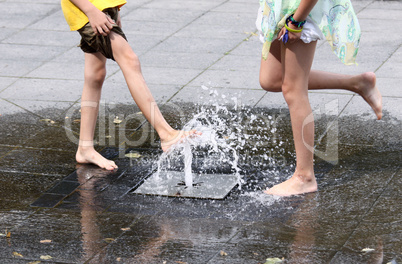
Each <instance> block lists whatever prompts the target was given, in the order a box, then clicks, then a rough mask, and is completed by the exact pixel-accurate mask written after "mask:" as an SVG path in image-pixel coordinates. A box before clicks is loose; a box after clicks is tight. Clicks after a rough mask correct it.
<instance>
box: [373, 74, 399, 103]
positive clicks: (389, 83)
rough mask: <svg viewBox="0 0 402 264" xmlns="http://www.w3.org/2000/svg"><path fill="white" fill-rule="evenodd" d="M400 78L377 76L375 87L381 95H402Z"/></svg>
mask: <svg viewBox="0 0 402 264" xmlns="http://www.w3.org/2000/svg"><path fill="white" fill-rule="evenodd" d="M401 83H402V78H381V77H378V78H377V87H378V89H379V90H380V92H381V95H382V96H385V97H394V98H396V97H399V98H400V97H402V87H401Z"/></svg>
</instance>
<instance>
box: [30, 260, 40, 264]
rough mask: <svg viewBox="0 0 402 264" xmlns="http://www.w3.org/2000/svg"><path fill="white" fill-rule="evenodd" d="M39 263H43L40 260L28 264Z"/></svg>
mask: <svg viewBox="0 0 402 264" xmlns="http://www.w3.org/2000/svg"><path fill="white" fill-rule="evenodd" d="M39 263H41V261H40V260H37V261H32V262H29V263H28V264H39Z"/></svg>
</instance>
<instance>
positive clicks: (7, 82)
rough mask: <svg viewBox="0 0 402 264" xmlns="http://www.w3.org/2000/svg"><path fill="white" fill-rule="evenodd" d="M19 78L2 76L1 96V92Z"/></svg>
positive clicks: (0, 79) (0, 78) (0, 80)
mask: <svg viewBox="0 0 402 264" xmlns="http://www.w3.org/2000/svg"><path fill="white" fill-rule="evenodd" d="M17 80H18V78H13V77H0V97H2V95H1V93H2V92H3V91H5V89H6V88H7V87H8V86H10V85H11V84H13V83H14V82H15V81H17Z"/></svg>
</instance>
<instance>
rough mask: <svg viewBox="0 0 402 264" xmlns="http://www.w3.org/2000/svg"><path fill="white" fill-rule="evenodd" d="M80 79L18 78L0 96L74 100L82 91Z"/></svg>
mask: <svg viewBox="0 0 402 264" xmlns="http://www.w3.org/2000/svg"><path fill="white" fill-rule="evenodd" d="M82 85H83V82H82V81H76V80H69V81H66V80H57V79H19V80H18V81H16V82H15V83H14V84H12V85H11V86H10V87H8V88H7V89H6V90H4V91H3V92H2V93H1V97H2V98H7V99H11V100H12V99H26V100H30V99H32V98H36V99H38V100H44V101H70V102H75V101H76V100H78V99H79V98H80V95H81V92H82Z"/></svg>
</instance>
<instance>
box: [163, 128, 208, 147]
mask: <svg viewBox="0 0 402 264" xmlns="http://www.w3.org/2000/svg"><path fill="white" fill-rule="evenodd" d="M199 135H201V132H198V131H197V130H190V131H182V130H174V131H173V132H172V133H170V134H169V135H168V136H167V137H166V138H165V139H161V147H162V150H163V151H164V152H167V151H169V149H170V148H171V147H172V146H173V145H175V144H178V143H182V142H183V141H184V139H186V138H192V137H195V136H199Z"/></svg>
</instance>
